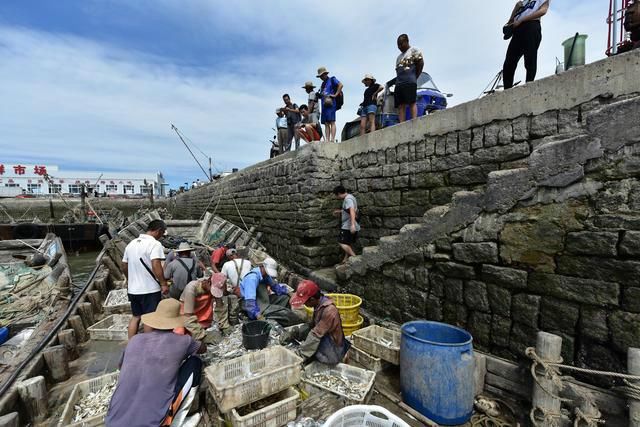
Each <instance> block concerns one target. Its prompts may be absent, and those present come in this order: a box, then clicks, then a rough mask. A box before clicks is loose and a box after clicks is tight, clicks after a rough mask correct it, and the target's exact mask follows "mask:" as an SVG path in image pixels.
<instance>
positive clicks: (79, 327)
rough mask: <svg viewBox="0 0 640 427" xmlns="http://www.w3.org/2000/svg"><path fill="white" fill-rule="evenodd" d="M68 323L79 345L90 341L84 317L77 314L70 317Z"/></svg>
mask: <svg viewBox="0 0 640 427" xmlns="http://www.w3.org/2000/svg"><path fill="white" fill-rule="evenodd" d="M67 322H68V323H69V326H70V327H71V328H72V329H73V332H75V334H76V340H78V342H79V343H82V342H85V341H86V340H87V339H89V337H88V334H87V329H86V328H85V327H84V323H82V317H80V316H78V315H77V314H76V315H75V316H70V317H69V320H67Z"/></svg>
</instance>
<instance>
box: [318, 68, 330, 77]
mask: <svg viewBox="0 0 640 427" xmlns="http://www.w3.org/2000/svg"><path fill="white" fill-rule="evenodd" d="M323 74H329V70H327V67H320V68H318V75H317V76H316V77H321V76H322V75H323Z"/></svg>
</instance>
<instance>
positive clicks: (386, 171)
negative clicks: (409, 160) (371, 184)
mask: <svg viewBox="0 0 640 427" xmlns="http://www.w3.org/2000/svg"><path fill="white" fill-rule="evenodd" d="M399 169H400V165H398V164H393V165H384V166H383V167H382V176H383V177H390V176H391V177H393V176H397V175H398V170H399Z"/></svg>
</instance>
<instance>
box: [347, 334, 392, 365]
mask: <svg viewBox="0 0 640 427" xmlns="http://www.w3.org/2000/svg"><path fill="white" fill-rule="evenodd" d="M352 336H353V345H355V346H356V347H358V348H360V349H362V350H364V351H366V352H367V353H369V354H370V355H372V356H376V357H379V358H380V359H382V360H386V361H387V362H389V363H393V364H394V365H399V364H400V332H398V331H393V330H391V329H387V328H383V327H382V326H378V325H371V326H367V327H366V328H364V329H361V330H359V331H355V332H354V333H353V335H352Z"/></svg>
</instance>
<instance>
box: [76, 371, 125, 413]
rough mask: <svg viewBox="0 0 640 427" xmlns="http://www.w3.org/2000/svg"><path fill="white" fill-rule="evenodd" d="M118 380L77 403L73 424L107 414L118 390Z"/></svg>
mask: <svg viewBox="0 0 640 427" xmlns="http://www.w3.org/2000/svg"><path fill="white" fill-rule="evenodd" d="M116 384H118V381H117V380H115V379H114V380H113V381H111V382H109V383H108V384H106V385H104V386H103V387H102V388H101V389H100V390H98V391H95V392H93V393H89V394H87V395H86V396H84V397H83V398H82V399H80V401H78V402H76V404H75V405H74V407H73V409H74V410H75V413H74V415H73V422H74V423H77V422H80V421H82V420H84V419H86V418H91V417H95V416H97V415H102V414H106V413H107V410H108V409H109V402H110V401H111V396H112V395H113V392H114V391H115V389H116Z"/></svg>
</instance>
